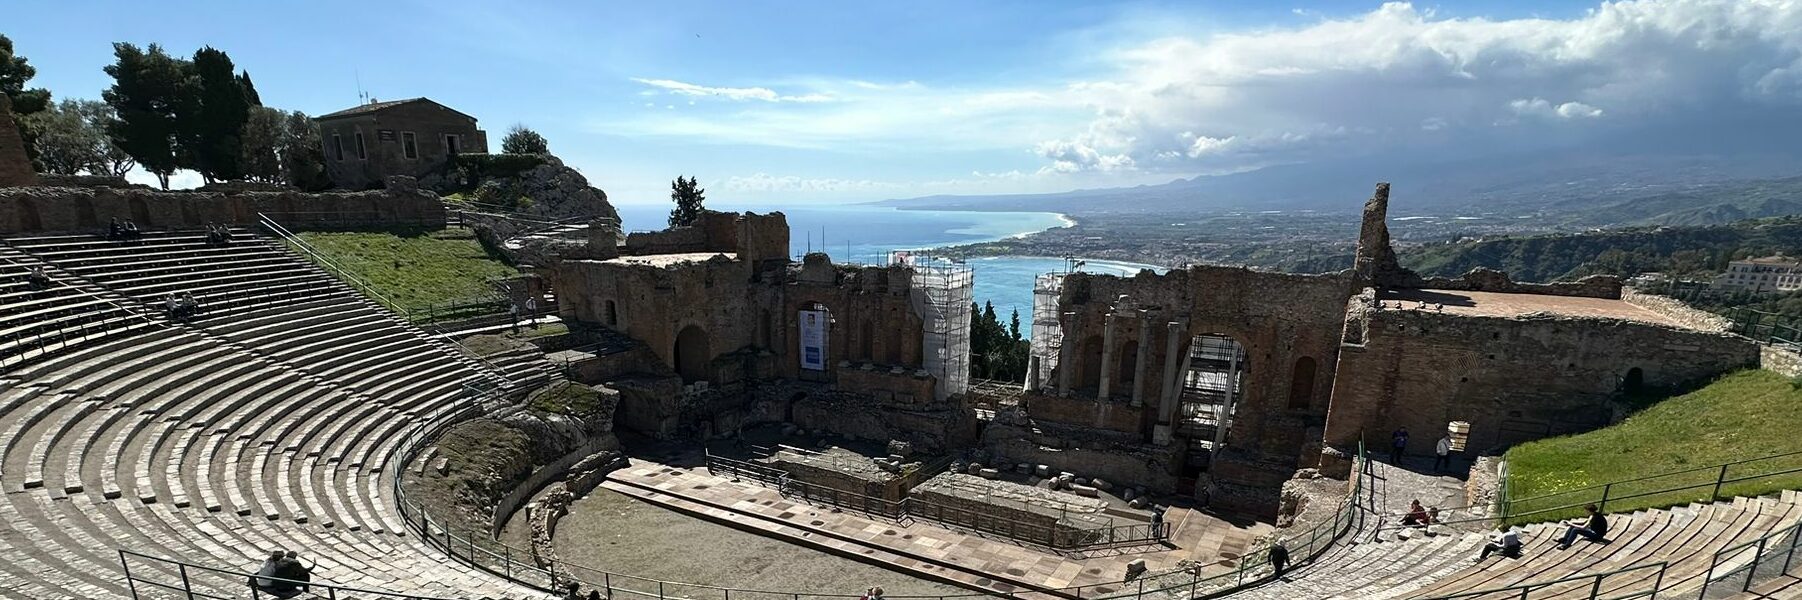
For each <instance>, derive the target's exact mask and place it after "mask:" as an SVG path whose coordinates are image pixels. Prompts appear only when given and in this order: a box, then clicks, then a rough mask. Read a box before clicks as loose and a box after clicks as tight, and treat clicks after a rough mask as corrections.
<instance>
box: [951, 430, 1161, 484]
mask: <svg viewBox="0 0 1802 600" xmlns="http://www.w3.org/2000/svg"><path fill="white" fill-rule="evenodd" d="M982 447H983V448H984V449H987V450H988V451H989V452H990V453H991V454H993V455H995V456H1001V457H1004V458H1005V459H1006V460H1005V462H1026V463H1033V464H1044V465H1049V466H1051V467H1052V468H1053V469H1056V470H1058V471H1068V472H1071V473H1075V474H1077V475H1080V476H1083V477H1089V478H1096V477H1099V478H1101V479H1105V480H1107V481H1109V482H1112V483H1114V484H1115V485H1125V486H1131V487H1142V488H1145V489H1147V490H1151V491H1153V492H1156V493H1160V494H1169V493H1178V492H1180V493H1188V490H1178V489H1177V473H1178V471H1179V470H1180V469H1181V467H1182V460H1183V450H1184V448H1185V446H1184V445H1183V444H1170V445H1167V446H1159V445H1155V444H1151V443H1148V442H1143V441H1140V440H1138V439H1136V436H1123V435H1117V434H1116V435H1108V434H1107V433H1106V432H1102V431H1097V430H1094V429H1090V428H1086V427H1071V426H1064V425H1057V424H1053V423H1028V422H1020V423H1016V422H1010V421H1008V420H1005V419H997V420H996V421H994V422H991V423H989V425H988V426H987V427H985V428H984V429H983V431H982Z"/></svg>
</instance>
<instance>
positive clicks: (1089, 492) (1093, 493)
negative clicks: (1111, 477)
mask: <svg viewBox="0 0 1802 600" xmlns="http://www.w3.org/2000/svg"><path fill="white" fill-rule="evenodd" d="M1070 491H1071V492H1074V493H1075V494H1076V495H1078V496H1088V497H1090V498H1096V497H1100V496H1101V490H1097V489H1095V488H1093V487H1090V486H1086V485H1072V486H1070Z"/></svg>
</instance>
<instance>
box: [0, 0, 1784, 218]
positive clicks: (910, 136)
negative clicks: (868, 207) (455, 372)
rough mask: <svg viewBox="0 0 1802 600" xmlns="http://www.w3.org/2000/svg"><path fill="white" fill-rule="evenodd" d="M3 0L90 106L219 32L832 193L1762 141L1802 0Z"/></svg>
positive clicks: (514, 115)
mask: <svg viewBox="0 0 1802 600" xmlns="http://www.w3.org/2000/svg"><path fill="white" fill-rule="evenodd" d="M12 4H13V6H11V7H10V9H9V10H8V11H6V14H7V17H6V18H5V21H0V34H4V35H7V36H9V37H11V38H12V39H13V41H14V45H15V47H16V50H17V52H18V53H19V54H20V55H23V56H25V57H27V58H28V59H29V60H30V61H31V64H32V65H33V66H35V67H36V68H37V69H38V76H37V78H36V79H34V80H32V82H31V83H30V85H32V86H37V87H46V88H49V89H50V90H51V91H52V93H53V94H55V95H56V96H57V97H59V98H71V97H74V98H98V97H99V95H100V92H101V90H102V89H104V88H105V87H106V86H108V85H109V84H110V80H109V79H108V78H107V76H106V75H105V74H104V73H103V72H102V71H101V69H102V67H104V66H105V65H106V64H108V63H110V62H111V61H112V48H111V44H112V43H113V42H119V41H124V42H133V43H137V44H148V43H153V42H154V43H159V44H161V45H162V46H164V47H165V48H166V49H168V50H169V51H171V52H172V53H176V54H183V55H186V54H191V53H192V52H193V51H194V50H195V49H197V48H199V47H201V46H203V45H211V46H213V47H216V48H219V49H222V50H224V51H226V52H227V53H229V54H230V55H231V57H232V59H233V60H234V61H235V62H236V63H237V65H238V66H239V67H240V68H242V69H245V70H248V71H249V72H250V74H251V77H252V78H253V79H254V80H255V82H256V85H257V89H258V92H259V93H260V95H261V97H262V99H263V102H264V103H265V104H266V105H269V106H274V107H277V108H282V109H287V110H300V111H303V112H306V113H308V114H315V115H316V114H323V113H326V112H331V111H335V110H339V109H342V108H347V107H350V106H353V105H355V104H356V103H357V102H358V94H359V91H361V92H364V93H367V94H369V95H370V96H373V97H375V98H378V99H383V100H390V99H401V98H411V97H417V96H425V97H429V98H432V99H433V100H437V101H439V102H442V103H444V104H446V105H449V106H451V107H453V108H456V109H458V110H461V111H463V112H466V113H469V114H471V115H474V116H476V117H477V118H478V119H479V120H480V122H481V125H482V127H483V128H484V129H486V130H487V131H488V132H489V139H490V145H491V150H496V151H498V149H499V148H498V146H499V139H500V137H501V135H502V134H503V133H504V132H505V130H506V129H508V128H509V127H511V126H513V125H515V124H523V125H525V126H528V127H531V128H532V129H535V130H537V131H538V132H540V133H542V134H544V135H545V136H546V137H547V138H548V139H549V140H550V146H551V150H552V152H553V153H555V154H557V155H558V156H559V157H560V158H562V159H563V160H564V161H565V162H566V163H567V164H569V165H571V166H573V167H576V168H577V169H579V170H580V171H581V172H582V173H583V174H584V175H585V176H587V177H588V179H589V180H590V182H591V183H592V184H593V185H596V186H598V187H601V188H603V189H605V190H607V192H608V194H609V196H610V198H611V199H612V200H613V201H614V202H615V203H626V204H641V203H664V202H667V201H668V191H669V181H670V180H671V179H673V178H675V177H676V176H678V175H693V176H696V177H698V178H699V179H700V181H701V184H702V186H703V187H705V188H707V189H708V197H709V199H711V200H714V201H722V200H723V201H725V202H729V203H744V204H766V205H767V204H784V203H836V202H850V201H867V200H880V199H885V198H903V197H914V196H926V195H935V194H995V193H1025V192H1051V191H1064V190H1069V189H1076V188H1096V187H1118V186H1131V185H1139V184H1148V183H1163V182H1167V181H1170V180H1173V179H1177V178H1185V177H1193V176H1198V175H1211V174H1221V173H1231V172H1238V171H1245V170H1250V169H1256V168H1259V167H1264V166H1270V165H1278V164H1294V163H1305V162H1313V161H1324V160H1334V159H1337V158H1341V157H1347V156H1356V155H1363V154H1368V153H1371V152H1377V151H1381V152H1387V153H1391V154H1394V155H1396V156H1415V157H1431V156H1443V155H1446V154H1448V153H1456V152H1471V151H1472V149H1485V150H1486V149H1501V148H1507V149H1529V150H1530V149H1532V148H1534V147H1537V146H1539V145H1544V144H1552V143H1557V144H1584V143H1597V144H1600V143H1603V142H1604V141H1605V140H1614V141H1616V142H1618V141H1620V140H1640V142H1637V143H1645V142H1643V140H1658V142H1657V143H1663V144H1670V145H1673V146H1680V145H1681V144H1683V143H1686V142H1688V141H1692V140H1695V139H1696V138H1698V137H1710V138H1718V139H1728V140H1731V141H1733V142H1734V143H1738V142H1739V141H1741V140H1744V141H1745V142H1746V143H1758V142H1761V141H1762V142H1763V143H1771V144H1777V145H1783V144H1788V143H1793V139H1794V138H1793V137H1788V136H1787V135H1781V136H1780V135H1779V134H1780V130H1781V127H1778V128H1776V129H1773V128H1772V125H1771V124H1772V123H1785V124H1786V125H1784V127H1793V125H1787V124H1794V123H1798V122H1802V119H1797V118H1796V117H1798V116H1802V114H1798V113H1799V112H1802V110H1799V107H1802V0H1644V1H1632V2H1615V3H1595V2H1534V1H1526V0H1521V1H1466V2H1446V3H1443V4H1428V3H1413V4H1407V3H1377V2H1351V1H1338V0H1331V1H1316V2H1290V3H1283V2H1277V1H1262V0H1260V1H1249V0H1247V1H1230V0H1229V1H1206V2H1202V1H1191V2H1118V3H1101V2H1058V1H1052V0H1029V1H995V2H950V1H947V2H940V1H936V0H914V1H909V2H842V1H824V2H809V1H792V2H767V3H766V2H749V1H721V2H689V1H681V0H670V1H666V2H655V3H652V2H607V3H601V2H548V1H541V0H510V1H509V2H480V1H464V0H417V1H415V0H391V1H382V2H368V1H361V2H340V1H336V0H331V1H321V2H308V3H304V5H303V6H296V5H295V4H293V3H272V2H236V1H217V2H195V1H181V0H164V1H159V2H142V1H138V0H116V1H115V0H94V1H73V2H42V1H24V2H15V3H12ZM97 15H104V17H97ZM1698 132H1699V133H1698ZM1779 137H1781V138H1783V139H1781V140H1778V139H1776V138H1779ZM1718 139H1717V140H1716V141H1718ZM192 179H193V178H191V177H189V178H184V179H183V180H186V181H191V180H192Z"/></svg>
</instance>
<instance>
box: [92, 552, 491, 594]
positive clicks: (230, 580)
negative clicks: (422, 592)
mask: <svg viewBox="0 0 1802 600" xmlns="http://www.w3.org/2000/svg"><path fill="white" fill-rule="evenodd" d="M119 566H120V567H121V568H123V569H124V570H125V584H126V588H127V589H129V590H131V597H132V598H133V600H137V599H139V598H164V597H169V596H174V597H179V598H186V599H187V600H195V599H197V598H199V599H206V600H239V599H241V598H245V597H246V596H248V597H249V598H251V599H252V600H262V599H263V598H279V597H280V596H277V595H276V594H274V593H271V592H269V591H266V590H263V589H260V588H258V587H257V586H256V585H254V583H264V582H257V581H255V580H258V579H265V580H269V581H268V582H267V583H269V584H278V583H279V584H287V585H289V586H293V587H295V588H302V589H305V591H306V594H307V596H306V597H308V598H325V599H327V600H338V599H339V598H344V599H345V600H350V599H352V598H355V599H357V600H461V599H460V598H454V597H449V596H417V595H413V594H400V593H395V592H390V591H385V590H372V589H367V588H358V587H350V586H343V585H335V584H329V583H320V582H317V581H298V580H293V579H282V578H280V577H270V576H258V575H257V574H256V573H251V572H245V571H237V570H232V569H221V568H218V567H209V566H205V565H197V564H194V563H189V562H183V561H180V560H176V559H172V558H163V557H159V556H151V555H149V554H143V553H139V552H133V551H130V550H125V549H120V550H119ZM134 566H135V567H136V568H135V569H134V568H133V567H134ZM140 588H143V589H140ZM232 590H236V591H235V592H234V591H232Z"/></svg>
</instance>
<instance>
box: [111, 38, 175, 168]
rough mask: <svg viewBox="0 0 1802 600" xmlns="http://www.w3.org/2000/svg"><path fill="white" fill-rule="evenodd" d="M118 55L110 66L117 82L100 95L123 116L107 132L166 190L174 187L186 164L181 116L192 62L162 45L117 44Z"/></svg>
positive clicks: (115, 53) (116, 144)
mask: <svg viewBox="0 0 1802 600" xmlns="http://www.w3.org/2000/svg"><path fill="white" fill-rule="evenodd" d="M113 55H114V57H116V59H117V62H115V63H113V64H111V65H107V66H106V69H105V71H106V74H107V75H111V76H112V78H113V85H112V87H110V88H107V89H106V91H104V92H101V94H100V95H101V98H104V99H105V100H106V103H107V104H109V105H111V106H112V107H113V112H114V113H116V114H117V115H118V120H117V121H115V122H114V123H113V124H112V126H111V127H109V128H108V129H107V135H108V136H109V137H111V138H112V140H113V144H114V145H115V146H118V147H119V149H120V150H122V151H124V152H125V153H126V154H127V155H130V156H131V158H132V160H135V161H137V163H138V166H139V167H142V168H143V169H144V170H145V171H148V172H150V173H152V174H154V175H156V178H157V181H158V182H159V183H161V184H162V186H163V189H169V176H170V175H171V174H173V173H175V169H177V168H178V167H179V166H180V161H178V160H177V158H178V157H177V152H176V148H177V147H176V144H175V137H176V132H177V127H176V115H177V113H178V112H179V109H180V105H181V104H182V103H183V102H184V99H183V94H185V93H186V87H187V86H186V76H185V74H186V72H187V70H188V69H187V66H186V64H187V63H186V61H182V60H177V59H175V58H173V57H171V56H169V55H168V54H167V53H165V52H163V48H162V47H161V46H158V45H156V44H151V45H150V46H149V47H148V49H140V48H138V47H137V46H134V45H131V44H127V43H124V42H120V43H116V44H113Z"/></svg>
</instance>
